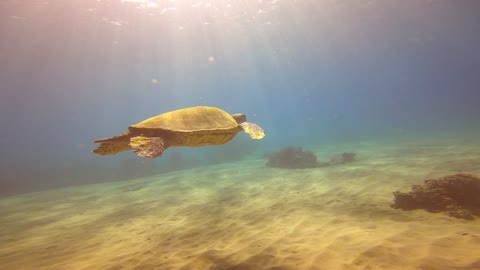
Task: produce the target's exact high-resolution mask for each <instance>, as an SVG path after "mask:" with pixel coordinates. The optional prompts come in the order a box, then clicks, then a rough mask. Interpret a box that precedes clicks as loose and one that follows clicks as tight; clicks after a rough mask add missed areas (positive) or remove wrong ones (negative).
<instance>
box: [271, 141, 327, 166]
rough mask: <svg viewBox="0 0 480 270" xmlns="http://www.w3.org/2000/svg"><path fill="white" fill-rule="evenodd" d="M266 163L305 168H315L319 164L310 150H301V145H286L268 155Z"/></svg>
mask: <svg viewBox="0 0 480 270" xmlns="http://www.w3.org/2000/svg"><path fill="white" fill-rule="evenodd" d="M266 165H267V166H268V167H274V168H287V169H305V168H316V167H319V166H320V165H321V164H320V163H319V162H318V160H317V157H316V156H315V154H313V153H312V152H311V151H303V149H302V148H301V147H295V146H288V147H285V148H283V149H282V150H280V151H279V152H276V153H273V154H272V155H270V157H269V158H268V162H267V164H266Z"/></svg>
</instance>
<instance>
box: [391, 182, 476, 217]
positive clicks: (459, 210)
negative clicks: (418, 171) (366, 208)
mask: <svg viewBox="0 0 480 270" xmlns="http://www.w3.org/2000/svg"><path fill="white" fill-rule="evenodd" d="M393 195H394V196H395V198H394V203H393V204H392V205H391V207H393V208H397V209H403V210H415V209H424V210H426V211H428V212H432V213H437V212H445V213H447V214H448V215H449V216H451V217H455V218H460V219H466V220H473V219H474V216H480V178H478V177H476V176H473V175H471V174H455V175H449V176H445V177H442V178H439V179H428V180H425V181H424V183H423V184H422V185H413V186H412V191H410V192H408V193H403V192H399V191H396V192H393Z"/></svg>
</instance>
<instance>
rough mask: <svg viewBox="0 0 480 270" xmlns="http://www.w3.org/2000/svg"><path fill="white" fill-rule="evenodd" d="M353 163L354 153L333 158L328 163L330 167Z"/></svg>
mask: <svg viewBox="0 0 480 270" xmlns="http://www.w3.org/2000/svg"><path fill="white" fill-rule="evenodd" d="M353 161H355V153H342V154H341V155H338V156H334V157H332V158H331V159H330V161H329V162H328V163H329V164H330V165H341V164H345V163H349V162H353Z"/></svg>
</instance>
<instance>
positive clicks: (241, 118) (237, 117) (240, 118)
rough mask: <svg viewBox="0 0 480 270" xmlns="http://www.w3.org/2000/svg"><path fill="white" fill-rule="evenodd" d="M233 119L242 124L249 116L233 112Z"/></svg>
mask: <svg viewBox="0 0 480 270" xmlns="http://www.w3.org/2000/svg"><path fill="white" fill-rule="evenodd" d="M232 117H233V119H235V121H237V124H241V123H243V122H246V121H247V116H246V115H245V114H243V113H236V114H232Z"/></svg>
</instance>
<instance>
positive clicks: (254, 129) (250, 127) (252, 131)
mask: <svg viewBox="0 0 480 270" xmlns="http://www.w3.org/2000/svg"><path fill="white" fill-rule="evenodd" d="M240 126H241V127H242V128H243V130H244V131H245V132H246V133H247V134H248V135H250V138H252V139H254V140H260V139H262V138H263V137H265V131H263V129H262V128H261V127H259V126H258V125H256V124H254V123H248V122H243V123H241V124H240Z"/></svg>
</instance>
